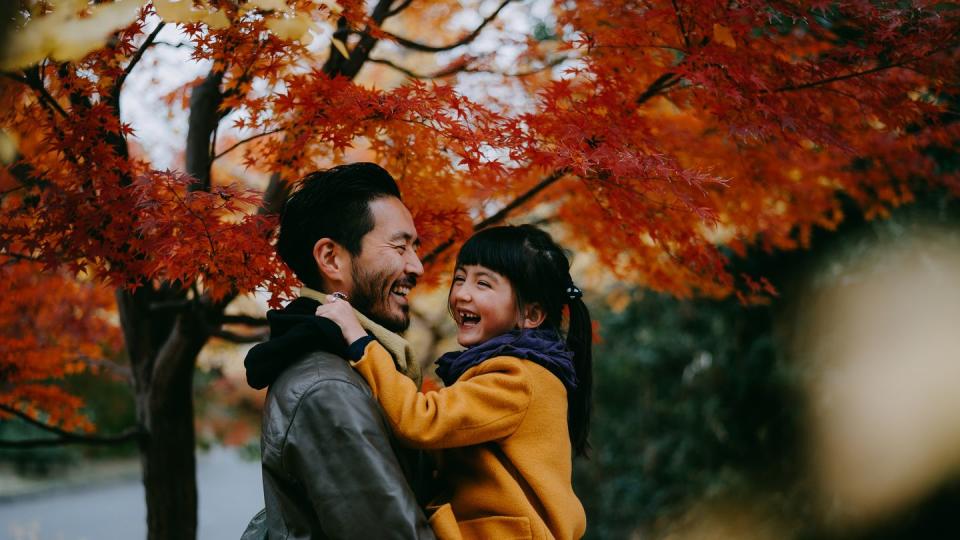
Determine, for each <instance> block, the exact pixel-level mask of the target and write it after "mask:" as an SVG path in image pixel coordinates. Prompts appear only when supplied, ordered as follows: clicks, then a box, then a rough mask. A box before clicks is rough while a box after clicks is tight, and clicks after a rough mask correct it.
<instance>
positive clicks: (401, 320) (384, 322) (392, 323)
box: [368, 309, 410, 333]
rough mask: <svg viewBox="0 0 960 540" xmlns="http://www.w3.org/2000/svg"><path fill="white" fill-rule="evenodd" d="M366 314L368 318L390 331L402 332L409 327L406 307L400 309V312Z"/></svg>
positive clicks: (408, 314) (408, 315)
mask: <svg viewBox="0 0 960 540" xmlns="http://www.w3.org/2000/svg"><path fill="white" fill-rule="evenodd" d="M368 316H369V317H370V320H372V321H373V322H375V323H377V324H379V325H380V326H382V327H384V328H386V329H387V330H390V331H391V332H397V333H400V332H404V331H406V329H407V328H409V327H410V313H409V310H407V309H403V310H401V313H371V314H370V315H368Z"/></svg>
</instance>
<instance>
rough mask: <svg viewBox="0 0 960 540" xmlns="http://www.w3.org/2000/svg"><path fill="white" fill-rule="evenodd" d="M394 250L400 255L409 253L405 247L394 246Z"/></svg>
mask: <svg viewBox="0 0 960 540" xmlns="http://www.w3.org/2000/svg"><path fill="white" fill-rule="evenodd" d="M393 248H394V249H396V250H397V251H398V252H400V253H405V252H406V251H407V246H404V245H398V246H393Z"/></svg>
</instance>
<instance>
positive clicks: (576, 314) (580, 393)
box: [567, 295, 593, 456]
mask: <svg viewBox="0 0 960 540" xmlns="http://www.w3.org/2000/svg"><path fill="white" fill-rule="evenodd" d="M568 305H569V306H570V321H569V326H568V329H567V347H569V348H570V350H571V351H573V367H574V369H575V370H576V372H577V389H576V390H574V391H573V393H572V394H571V395H570V396H569V399H568V409H567V424H568V426H569V428H570V442H571V443H572V445H573V452H574V455H577V456H586V455H587V451H588V450H589V449H590V442H589V441H588V435H589V434H590V414H591V412H592V409H593V396H592V393H593V369H592V366H593V352H592V351H593V323H592V321H591V320H590V310H588V309H587V306H586V304H584V303H583V299H582V298H580V297H579V295H577V296H575V297H573V298H571V299H570V300H569V303H568Z"/></svg>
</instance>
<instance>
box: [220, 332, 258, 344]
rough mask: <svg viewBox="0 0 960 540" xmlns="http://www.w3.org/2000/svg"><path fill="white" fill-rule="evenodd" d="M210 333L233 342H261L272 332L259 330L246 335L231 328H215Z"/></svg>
mask: <svg viewBox="0 0 960 540" xmlns="http://www.w3.org/2000/svg"><path fill="white" fill-rule="evenodd" d="M210 335H211V336H213V337H216V338H220V339H222V340H224V341H229V342H231V343H260V342H263V341H266V340H267V338H269V337H270V332H257V333H256V334H250V335H244V334H238V333H236V332H230V331H229V330H214V331H212V332H210Z"/></svg>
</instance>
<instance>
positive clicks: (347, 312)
mask: <svg viewBox="0 0 960 540" xmlns="http://www.w3.org/2000/svg"><path fill="white" fill-rule="evenodd" d="M316 314H317V317H326V318H328V319H330V320H331V321H333V322H335V323H337V326H339V327H340V331H341V332H343V339H345V340H346V341H347V345H349V344H351V343H353V342H354V341H356V340H358V339H360V338H362V337H364V336H366V335H367V332H366V331H364V329H363V327H362V326H360V321H358V320H357V316H356V314H355V313H354V312H353V307H352V306H351V305H350V302H347V301H346V300H344V299H343V298H341V297H339V296H334V295H332V294H329V295H327V303H326V304H322V305H321V306H320V307H318V308H317V313H316Z"/></svg>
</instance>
